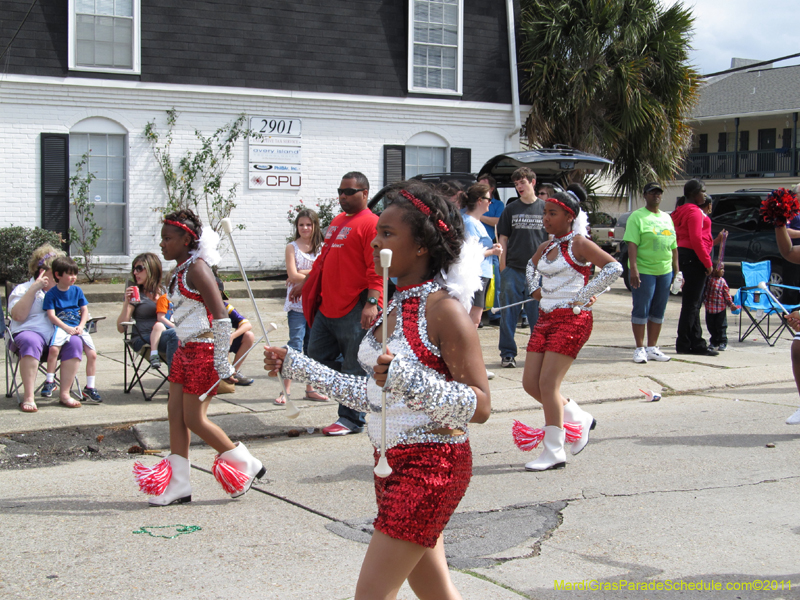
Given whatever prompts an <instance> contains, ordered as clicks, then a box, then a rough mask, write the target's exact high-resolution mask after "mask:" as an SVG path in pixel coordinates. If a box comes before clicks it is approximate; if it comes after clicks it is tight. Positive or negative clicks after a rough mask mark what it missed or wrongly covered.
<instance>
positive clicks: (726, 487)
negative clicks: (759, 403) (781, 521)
mask: <svg viewBox="0 0 800 600" xmlns="http://www.w3.org/2000/svg"><path fill="white" fill-rule="evenodd" d="M793 479H800V475H789V476H786V477H781V478H779V479H764V480H762V481H754V482H749V483H740V484H736V485H718V486H709V487H699V488H684V489H674V490H645V491H642V492H634V493H630V494H606V493H604V492H597V495H590V496H586V495H585V491H584V492H582V493H583V494H584V496H583V498H579V500H594V499H596V498H598V497H603V498H635V497H636V496H647V495H652V494H684V493H687V492H706V491H712V490H732V489H736V488H746V487H754V486H757V485H762V484H765V483H781V482H784V481H791V480H793ZM576 500H578V499H577V498H576ZM567 502H569V500H568V501H567Z"/></svg>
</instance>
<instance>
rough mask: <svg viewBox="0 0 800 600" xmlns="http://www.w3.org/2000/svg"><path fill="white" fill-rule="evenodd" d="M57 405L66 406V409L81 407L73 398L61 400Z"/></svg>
mask: <svg viewBox="0 0 800 600" xmlns="http://www.w3.org/2000/svg"><path fill="white" fill-rule="evenodd" d="M59 403H61V405H62V406H66V407H67V408H80V407H81V406H83V405H82V404H81V403H80V402H78V401H77V400H75V398H72V397H70V398H67V399H66V400H63V399H62V400H59Z"/></svg>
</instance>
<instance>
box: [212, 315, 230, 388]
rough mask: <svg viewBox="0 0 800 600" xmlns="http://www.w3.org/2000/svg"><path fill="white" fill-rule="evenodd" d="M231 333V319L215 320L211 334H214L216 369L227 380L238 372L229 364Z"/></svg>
mask: <svg viewBox="0 0 800 600" xmlns="http://www.w3.org/2000/svg"><path fill="white" fill-rule="evenodd" d="M231 331H232V327H231V320H230V319H214V322H213V323H211V333H213V334H214V368H215V369H216V370H217V374H218V375H219V376H220V377H222V379H227V378H228V377H230V376H231V375H233V374H234V373H235V372H236V369H234V368H233V365H231V363H229V362H228V354H229V353H230V348H231Z"/></svg>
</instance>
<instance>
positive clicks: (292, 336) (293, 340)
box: [286, 310, 311, 354]
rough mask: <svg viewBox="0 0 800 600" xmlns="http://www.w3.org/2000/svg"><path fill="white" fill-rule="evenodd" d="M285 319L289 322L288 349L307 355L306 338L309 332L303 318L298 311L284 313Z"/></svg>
mask: <svg viewBox="0 0 800 600" xmlns="http://www.w3.org/2000/svg"><path fill="white" fill-rule="evenodd" d="M286 318H287V319H288V320H289V344H288V346H289V348H291V349H292V350H297V351H298V352H302V353H303V354H308V338H309V336H310V334H311V330H310V329H309V327H308V324H307V323H306V318H305V316H304V315H303V313H301V312H300V311H297V310H290V311H289V312H287V313H286Z"/></svg>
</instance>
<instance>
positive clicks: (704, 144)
mask: <svg viewBox="0 0 800 600" xmlns="http://www.w3.org/2000/svg"><path fill="white" fill-rule="evenodd" d="M699 151H700V152H701V153H702V154H706V153H707V152H708V134H707V133H701V134H700V148H699Z"/></svg>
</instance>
